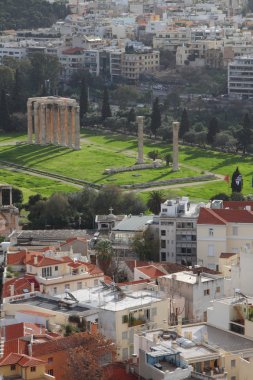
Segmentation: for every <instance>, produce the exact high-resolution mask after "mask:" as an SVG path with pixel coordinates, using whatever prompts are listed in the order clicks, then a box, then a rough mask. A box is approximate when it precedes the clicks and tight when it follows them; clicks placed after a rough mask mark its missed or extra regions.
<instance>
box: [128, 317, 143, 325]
mask: <svg viewBox="0 0 253 380" xmlns="http://www.w3.org/2000/svg"><path fill="white" fill-rule="evenodd" d="M146 322H147V320H146V319H145V318H144V317H138V318H135V317H133V316H131V315H130V316H129V319H128V327H134V326H140V325H144V324H145V323H146Z"/></svg>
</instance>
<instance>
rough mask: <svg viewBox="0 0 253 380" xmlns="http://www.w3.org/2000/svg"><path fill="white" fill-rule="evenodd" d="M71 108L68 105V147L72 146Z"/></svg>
mask: <svg viewBox="0 0 253 380" xmlns="http://www.w3.org/2000/svg"><path fill="white" fill-rule="evenodd" d="M72 109H73V107H70V106H69V107H68V147H69V148H72Z"/></svg>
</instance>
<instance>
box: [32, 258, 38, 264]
mask: <svg viewBox="0 0 253 380" xmlns="http://www.w3.org/2000/svg"><path fill="white" fill-rule="evenodd" d="M33 263H34V264H35V265H37V264H38V256H33Z"/></svg>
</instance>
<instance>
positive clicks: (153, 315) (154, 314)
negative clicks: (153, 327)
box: [151, 307, 157, 317]
mask: <svg viewBox="0 0 253 380" xmlns="http://www.w3.org/2000/svg"><path fill="white" fill-rule="evenodd" d="M156 315H157V308H156V307H152V309H151V316H152V317H155V316H156Z"/></svg>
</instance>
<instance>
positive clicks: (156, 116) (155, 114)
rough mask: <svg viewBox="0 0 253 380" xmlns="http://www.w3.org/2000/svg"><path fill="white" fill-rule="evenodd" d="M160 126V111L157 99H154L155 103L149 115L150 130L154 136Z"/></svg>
mask: <svg viewBox="0 0 253 380" xmlns="http://www.w3.org/2000/svg"><path fill="white" fill-rule="evenodd" d="M160 126H161V111H160V106H159V99H158V98H155V101H154V103H153V108H152V114H151V124H150V130H151V132H152V133H153V135H155V138H156V134H157V130H158V129H159V128H160Z"/></svg>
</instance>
